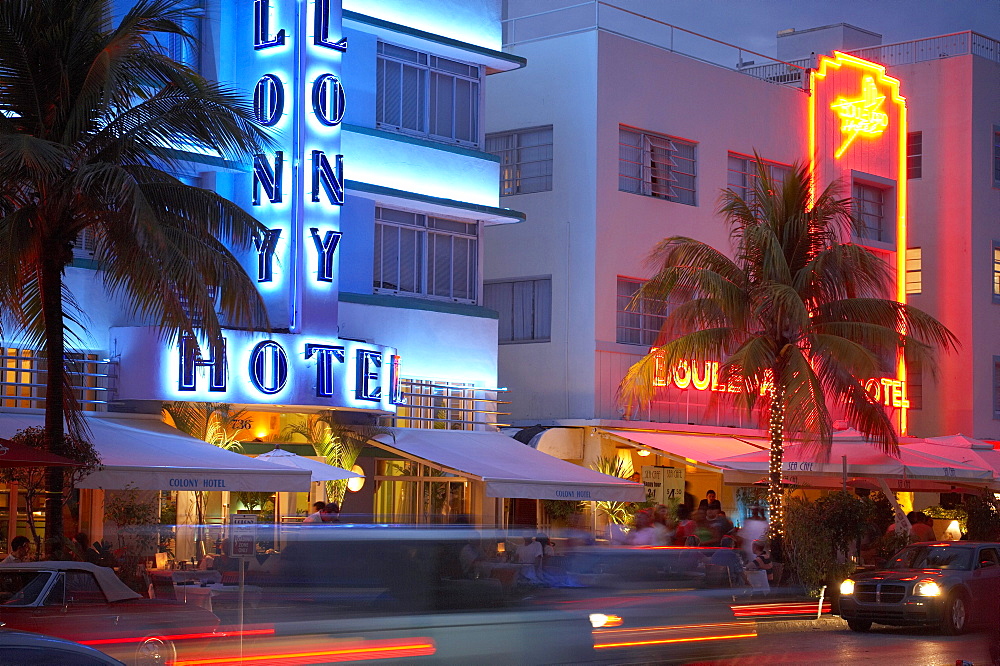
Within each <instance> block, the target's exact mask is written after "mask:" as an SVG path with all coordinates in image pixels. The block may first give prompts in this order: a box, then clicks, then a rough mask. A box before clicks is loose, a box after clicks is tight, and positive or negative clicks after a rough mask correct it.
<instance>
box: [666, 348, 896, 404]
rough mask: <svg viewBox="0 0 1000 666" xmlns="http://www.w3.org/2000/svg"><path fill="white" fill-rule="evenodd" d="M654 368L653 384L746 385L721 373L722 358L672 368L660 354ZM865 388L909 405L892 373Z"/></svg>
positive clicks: (884, 400) (724, 388) (880, 399)
mask: <svg viewBox="0 0 1000 666" xmlns="http://www.w3.org/2000/svg"><path fill="white" fill-rule="evenodd" d="M653 367H654V369H653V386H660V387H667V386H671V385H673V386H675V387H677V388H678V389H680V390H682V391H686V390H688V389H694V390H695V391H713V392H716V393H739V392H740V391H742V390H743V389H742V387H741V386H740V385H739V379H738V378H736V377H734V378H731V379H730V381H729V382H726V381H724V380H721V379H720V377H719V367H720V364H719V362H718V361H698V360H695V359H691V360H686V359H685V360H680V361H678V362H677V363H675V364H674V366H673V367H672V368H670V369H668V368H667V367H666V364H665V363H664V362H663V357H662V356H659V355H658V356H656V360H655V362H654V366H653ZM863 383H864V387H865V391H867V392H868V395H870V396H871V397H872V399H873V400H874V401H875V402H877V403H879V404H882V405H884V406H885V407H894V408H897V409H907V408H909V406H910V401H909V400H908V399H907V397H906V382H905V381H904V380H902V379H893V378H891V377H873V378H871V379H868V380H866V381H864V382H863ZM767 384H768V382H764V385H762V386H761V388H760V393H761V395H764V394H765V393H766V392H767V390H768V385H767Z"/></svg>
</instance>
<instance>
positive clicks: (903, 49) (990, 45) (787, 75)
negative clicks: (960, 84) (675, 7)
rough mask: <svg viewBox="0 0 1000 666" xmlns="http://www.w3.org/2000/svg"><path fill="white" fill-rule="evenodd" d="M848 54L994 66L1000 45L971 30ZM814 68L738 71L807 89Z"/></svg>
mask: <svg viewBox="0 0 1000 666" xmlns="http://www.w3.org/2000/svg"><path fill="white" fill-rule="evenodd" d="M846 53H849V54H850V55H853V56H857V57H858V58H864V59H865V60H870V61H871V62H876V63H878V64H880V65H885V66H886V67H895V66H897V65H912V64H914V63H918V62H927V61H929V60H941V59H942V58H952V57H954V56H963V55H975V56H979V57H981V58H986V59H987V60H992V61H993V62H1000V41H997V40H995V39H993V38H991V37H987V36H985V35H981V34H979V33H978V32H972V31H971V30H968V31H966V32H956V33H952V34H950V35H939V36H937V37H927V38H924V39H914V40H911V41H909V42H899V43H896V44H882V45H881V46H869V47H868V48H864V49H855V50H854V51H847V52H846ZM789 66H790V67H789ZM815 66H816V58H814V57H813V58H803V59H801V60H793V61H791V62H789V63H771V64H767V65H755V66H750V67H745V66H744V67H739V68H738V69H739V71H740V72H742V73H744V74H747V75H749V76H753V77H755V78H758V79H765V80H767V81H772V82H774V83H781V84H785V85H793V86H799V87H805V85H806V83H805V78H804V76H803V75H804V72H805V71H806V69H808V68H811V67H815Z"/></svg>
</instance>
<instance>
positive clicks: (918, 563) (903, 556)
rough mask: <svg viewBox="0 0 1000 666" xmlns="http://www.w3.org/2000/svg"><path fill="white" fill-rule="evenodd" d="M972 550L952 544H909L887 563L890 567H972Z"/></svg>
mask: <svg viewBox="0 0 1000 666" xmlns="http://www.w3.org/2000/svg"><path fill="white" fill-rule="evenodd" d="M971 555H972V550H971V549H969V548H956V547H954V546H909V547H907V548H904V549H903V550H901V551H899V554H898V555H896V557H895V558H894V559H893V560H892V563H890V564H889V568H890V569H896V570H898V569H958V570H961V571H968V570H969V569H971V568H972V557H971Z"/></svg>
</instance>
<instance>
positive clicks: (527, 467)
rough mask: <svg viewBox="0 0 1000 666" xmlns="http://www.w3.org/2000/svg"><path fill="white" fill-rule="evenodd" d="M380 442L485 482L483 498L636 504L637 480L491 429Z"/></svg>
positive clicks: (413, 434)
mask: <svg viewBox="0 0 1000 666" xmlns="http://www.w3.org/2000/svg"><path fill="white" fill-rule="evenodd" d="M392 432H393V433H394V434H395V440H391V438H389V437H386V436H379V437H377V438H376V440H377V441H378V442H379V446H380V447H381V448H384V449H386V450H388V451H393V452H396V453H399V454H401V455H403V456H405V457H413V458H418V459H421V460H426V461H428V462H430V463H432V464H436V465H439V466H442V467H445V468H448V469H450V470H453V471H455V472H458V473H461V474H463V475H465V476H468V477H471V478H475V479H478V480H480V481H483V482H484V483H485V484H486V496H487V497H520V498H525V499H551V500H588V501H589V500H600V501H616V502H641V501H643V500H644V499H645V498H646V493H645V489H644V488H643V486H642V484H639V483H632V482H631V481H626V480H625V479H618V478H616V477H613V476H608V475H607V474H601V473H600V472H595V471H593V470H590V469H587V468H585V467H580V466H579V465H574V464H573V463H569V462H566V461H565V460H560V459H559V458H555V457H553V456H550V455H548V454H547V453H542V452H541V451H536V450H535V449H532V448H530V447H528V446H525V445H524V444H522V443H521V442H519V441H517V440H515V439H513V438H511V437H507V436H506V435H501V434H500V433H495V432H471V431H465V430H420V429H407V428H394V429H393V430H392Z"/></svg>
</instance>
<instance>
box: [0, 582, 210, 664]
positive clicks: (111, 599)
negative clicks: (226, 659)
mask: <svg viewBox="0 0 1000 666" xmlns="http://www.w3.org/2000/svg"><path fill="white" fill-rule="evenodd" d="M0 622H2V623H3V626H4V627H6V628H9V629H21V630H24V631H33V632H37V633H40V634H46V635H49V636H56V637H59V638H67V639H69V640H73V641H79V642H81V643H83V644H85V645H90V646H93V647H95V648H98V649H100V650H101V651H102V652H105V653H107V654H110V655H112V656H114V657H116V658H118V659H121V660H122V661H124V662H126V663H130V664H136V665H137V666H154V665H157V664H167V663H170V662H172V661H174V660H175V659H176V656H177V645H178V643H183V642H186V641H187V640H188V639H192V638H196V637H199V636H211V635H212V632H214V631H215V629H216V627H217V626H218V624H219V618H218V617H216V616H215V615H214V614H213V613H211V612H209V611H207V610H204V609H202V608H199V607H197V606H188V605H185V604H182V603H178V602H175V601H161V600H157V599H145V598H143V597H142V596H141V595H139V594H136V593H135V592H134V591H132V590H131V589H129V588H128V586H126V585H125V584H124V583H122V582H121V580H119V579H118V577H117V576H116V575H115V573H114V571H112V570H111V569H109V568H107V567H99V566H95V565H93V564H88V563H86V562H31V563H18V564H0Z"/></svg>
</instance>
